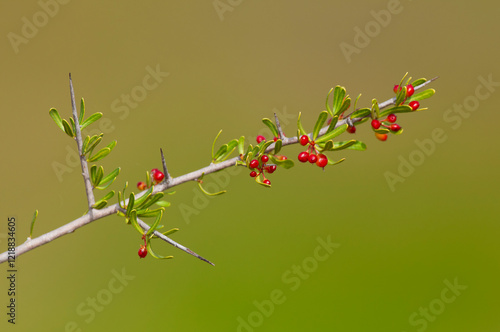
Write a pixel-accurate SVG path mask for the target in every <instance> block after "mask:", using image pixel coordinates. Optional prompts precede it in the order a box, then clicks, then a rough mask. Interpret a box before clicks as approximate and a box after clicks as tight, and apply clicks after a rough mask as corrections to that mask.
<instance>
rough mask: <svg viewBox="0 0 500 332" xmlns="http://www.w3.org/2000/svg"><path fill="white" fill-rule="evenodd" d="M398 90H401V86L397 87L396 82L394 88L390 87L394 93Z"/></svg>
mask: <svg viewBox="0 0 500 332" xmlns="http://www.w3.org/2000/svg"><path fill="white" fill-rule="evenodd" d="M399 90H401V88H400V87H399V84H396V85H395V86H394V88H393V89H392V91H394V93H398V92H399Z"/></svg>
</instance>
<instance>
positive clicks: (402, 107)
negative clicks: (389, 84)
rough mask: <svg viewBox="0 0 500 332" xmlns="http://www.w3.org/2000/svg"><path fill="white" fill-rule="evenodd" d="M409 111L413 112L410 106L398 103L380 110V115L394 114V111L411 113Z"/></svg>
mask: <svg viewBox="0 0 500 332" xmlns="http://www.w3.org/2000/svg"><path fill="white" fill-rule="evenodd" d="M411 112H413V110H412V109H411V107H410V106H408V105H400V106H395V107H392V108H389V109H386V110H383V111H381V112H380V116H381V117H385V116H386V115H389V114H391V113H394V114H395V113H411Z"/></svg>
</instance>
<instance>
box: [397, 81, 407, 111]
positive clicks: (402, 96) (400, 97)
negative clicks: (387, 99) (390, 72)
mask: <svg viewBox="0 0 500 332" xmlns="http://www.w3.org/2000/svg"><path fill="white" fill-rule="evenodd" d="M400 87H401V85H400ZM405 99H406V86H403V87H402V88H401V90H400V91H399V92H398V94H397V95H396V106H399V105H401V104H402V103H404V101H405Z"/></svg>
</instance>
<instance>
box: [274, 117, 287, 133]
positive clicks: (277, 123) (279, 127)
mask: <svg viewBox="0 0 500 332" xmlns="http://www.w3.org/2000/svg"><path fill="white" fill-rule="evenodd" d="M274 121H275V122H276V127H277V128H278V134H279V139H280V140H284V139H285V135H284V134H283V130H282V129H281V124H280V120H279V119H278V116H277V115H276V113H274Z"/></svg>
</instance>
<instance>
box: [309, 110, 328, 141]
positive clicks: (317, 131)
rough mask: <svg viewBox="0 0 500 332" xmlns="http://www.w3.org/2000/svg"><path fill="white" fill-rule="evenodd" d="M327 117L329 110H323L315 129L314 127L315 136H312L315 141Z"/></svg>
mask: <svg viewBox="0 0 500 332" xmlns="http://www.w3.org/2000/svg"><path fill="white" fill-rule="evenodd" d="M327 118H328V112H327V111H323V112H321V113H319V116H318V120H317V121H316V124H315V125H314V129H313V137H312V139H313V141H315V140H316V138H317V137H318V134H319V131H320V129H321V128H322V127H323V125H324V124H325V121H326V119H327Z"/></svg>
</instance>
